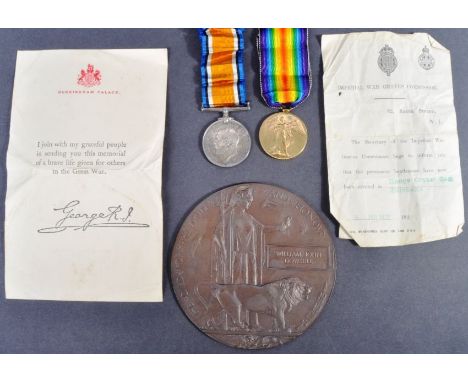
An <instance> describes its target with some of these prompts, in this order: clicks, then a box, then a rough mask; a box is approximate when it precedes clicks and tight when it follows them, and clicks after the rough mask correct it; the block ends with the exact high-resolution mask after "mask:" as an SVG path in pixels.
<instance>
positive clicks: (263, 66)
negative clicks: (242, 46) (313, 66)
mask: <svg viewBox="0 0 468 382" xmlns="http://www.w3.org/2000/svg"><path fill="white" fill-rule="evenodd" d="M257 49H258V54H259V57H260V86H261V92H262V97H263V99H264V100H265V102H266V103H267V105H268V106H270V107H272V108H281V109H292V108H294V107H296V106H297V105H299V104H300V103H301V102H303V101H304V100H305V99H306V98H307V96H308V95H309V92H310V86H311V81H310V64H309V45H308V33H307V28H261V29H260V30H259V34H258V38H257Z"/></svg>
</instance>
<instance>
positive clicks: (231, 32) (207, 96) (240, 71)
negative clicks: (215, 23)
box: [198, 28, 248, 108]
mask: <svg viewBox="0 0 468 382" xmlns="http://www.w3.org/2000/svg"><path fill="white" fill-rule="evenodd" d="M243 32H244V30H243V29H241V28H203V29H199V30H198V35H199V37H200V42H201V89H202V107H203V108H222V107H239V106H247V104H248V103H247V94H246V88H245V73H244V37H243Z"/></svg>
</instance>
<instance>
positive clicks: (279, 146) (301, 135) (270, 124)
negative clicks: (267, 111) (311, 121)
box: [259, 109, 307, 159]
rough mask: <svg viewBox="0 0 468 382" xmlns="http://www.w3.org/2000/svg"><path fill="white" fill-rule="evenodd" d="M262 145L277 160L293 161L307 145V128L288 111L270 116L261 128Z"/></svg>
mask: <svg viewBox="0 0 468 382" xmlns="http://www.w3.org/2000/svg"><path fill="white" fill-rule="evenodd" d="M259 139H260V145H261V146H262V148H263V150H264V151H265V152H266V153H267V154H268V155H270V156H271V157H273V158H276V159H292V158H295V157H297V156H298V155H300V154H301V153H302V152H303V151H304V148H305V147H306V145H307V127H306V125H305V123H304V122H303V121H302V119H300V118H299V117H298V116H296V115H294V114H292V113H291V112H290V111H288V110H287V109H285V110H283V111H282V112H280V113H275V114H272V115H270V116H268V117H267V118H266V119H265V120H264V121H263V123H262V125H261V126H260V131H259Z"/></svg>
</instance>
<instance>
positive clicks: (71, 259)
mask: <svg viewBox="0 0 468 382" xmlns="http://www.w3.org/2000/svg"><path fill="white" fill-rule="evenodd" d="M166 81H167V52H166V50H165V49H135V50H52V51H22V52H18V56H17V64H16V74H15V85H14V91H13V103H12V115H11V127H10V142H9V148H8V154H7V171H8V185H7V197H6V212H5V289H6V297H7V298H13V299H39V300H71V301H76V300H78V301H141V302H153V301H154V302H156V301H162V240H163V237H162V235H163V226H162V224H163V222H162V202H161V164H162V151H163V140H164V124H165V104H166Z"/></svg>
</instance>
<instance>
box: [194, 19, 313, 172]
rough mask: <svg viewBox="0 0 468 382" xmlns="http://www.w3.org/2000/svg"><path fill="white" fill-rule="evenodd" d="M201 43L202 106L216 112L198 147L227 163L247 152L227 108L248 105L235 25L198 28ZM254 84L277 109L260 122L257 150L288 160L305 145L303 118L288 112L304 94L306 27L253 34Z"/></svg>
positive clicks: (245, 138)
mask: <svg viewBox="0 0 468 382" xmlns="http://www.w3.org/2000/svg"><path fill="white" fill-rule="evenodd" d="M199 37H200V42H201V51H202V53H201V89H202V110H203V111H217V112H222V113H223V116H222V117H221V118H219V119H218V120H217V121H215V122H214V123H212V124H211V125H210V126H209V127H208V128H207V129H206V131H205V133H204V135H203V151H204V153H205V156H206V157H207V158H208V160H209V161H210V162H212V163H213V164H215V165H218V166H221V167H232V166H235V165H238V164H240V163H241V162H243V161H244V160H245V159H246V158H247V156H248V155H249V153H250V147H251V139H250V135H249V132H248V130H247V129H246V128H245V127H244V126H243V125H242V124H241V123H240V122H238V121H236V120H235V119H234V118H232V117H231V116H230V115H229V113H230V112H233V111H241V110H250V106H249V102H248V101H247V92H246V84H245V72H244V62H243V51H244V38H243V29H241V28H205V29H200V30H199ZM257 48H258V55H259V59H260V86H261V93H262V97H263V99H264V101H265V103H266V104H267V105H268V106H269V107H271V108H273V109H277V110H279V111H280V112H279V113H275V114H273V115H271V116H269V117H267V118H266V119H265V120H264V122H263V123H262V125H261V127H260V132H259V140H260V144H261V146H262V148H263V150H264V151H265V152H266V153H267V154H268V155H270V156H271V157H273V158H276V159H292V158H295V157H296V156H298V155H300V154H301V153H302V152H303V150H304V148H305V146H306V144H307V128H306V126H305V124H304V122H303V121H302V120H301V119H300V118H299V117H297V116H295V115H294V114H292V113H291V112H290V111H291V110H292V109H293V108H295V107H296V106H298V105H299V104H301V103H302V102H303V101H304V100H305V99H306V98H307V96H308V95H309V92H310V87H311V80H310V64H309V50H308V33H307V28H262V29H259V34H258V38H257Z"/></svg>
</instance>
